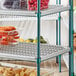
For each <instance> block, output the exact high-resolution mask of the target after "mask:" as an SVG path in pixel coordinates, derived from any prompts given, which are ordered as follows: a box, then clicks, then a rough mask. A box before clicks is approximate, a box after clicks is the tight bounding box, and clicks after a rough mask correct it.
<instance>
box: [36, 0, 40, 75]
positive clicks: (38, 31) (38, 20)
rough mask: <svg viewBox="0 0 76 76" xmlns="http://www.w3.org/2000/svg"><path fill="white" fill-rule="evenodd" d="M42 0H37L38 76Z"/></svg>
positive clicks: (38, 67) (38, 68) (38, 69)
mask: <svg viewBox="0 0 76 76" xmlns="http://www.w3.org/2000/svg"><path fill="white" fill-rule="evenodd" d="M40 15H41V13H40V0H37V40H38V41H37V76H40V62H41V58H40Z"/></svg>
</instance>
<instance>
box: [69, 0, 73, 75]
mask: <svg viewBox="0 0 76 76" xmlns="http://www.w3.org/2000/svg"><path fill="white" fill-rule="evenodd" d="M69 5H70V10H69V47H70V53H69V76H74V55H73V54H74V53H73V0H69Z"/></svg>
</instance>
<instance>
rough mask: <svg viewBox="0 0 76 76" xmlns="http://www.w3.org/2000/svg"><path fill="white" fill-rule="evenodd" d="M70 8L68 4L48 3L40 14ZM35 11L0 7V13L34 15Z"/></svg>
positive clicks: (44, 14)
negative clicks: (46, 7) (47, 6)
mask: <svg viewBox="0 0 76 76" xmlns="http://www.w3.org/2000/svg"><path fill="white" fill-rule="evenodd" d="M69 9H70V6H63V5H50V6H49V8H48V9H45V10H42V11H41V16H46V15H51V14H56V13H58V12H63V11H67V10H69ZM36 13H37V12H36V11H28V10H25V11H24V10H12V9H2V8H0V15H13V16H25V17H36V16H37V14H36Z"/></svg>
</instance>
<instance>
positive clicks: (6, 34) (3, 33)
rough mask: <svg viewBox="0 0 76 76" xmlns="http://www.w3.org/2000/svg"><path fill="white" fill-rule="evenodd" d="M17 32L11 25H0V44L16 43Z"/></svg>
mask: <svg viewBox="0 0 76 76" xmlns="http://www.w3.org/2000/svg"><path fill="white" fill-rule="evenodd" d="M18 39H19V34H18V31H17V30H16V28H15V27H13V26H3V27H0V44H1V45H11V44H18Z"/></svg>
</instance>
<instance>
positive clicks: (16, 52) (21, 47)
mask: <svg viewBox="0 0 76 76" xmlns="http://www.w3.org/2000/svg"><path fill="white" fill-rule="evenodd" d="M69 50H70V49H69V47H67V48H66V47H62V46H59V45H55V46H54V45H49V44H41V45H40V51H41V61H44V60H47V59H50V58H53V57H55V56H58V55H60V54H64V53H67V52H69ZM0 57H6V58H11V59H18V60H27V61H35V62H36V58H37V44H33V43H19V44H17V45H15V46H11V45H8V46H0Z"/></svg>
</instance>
